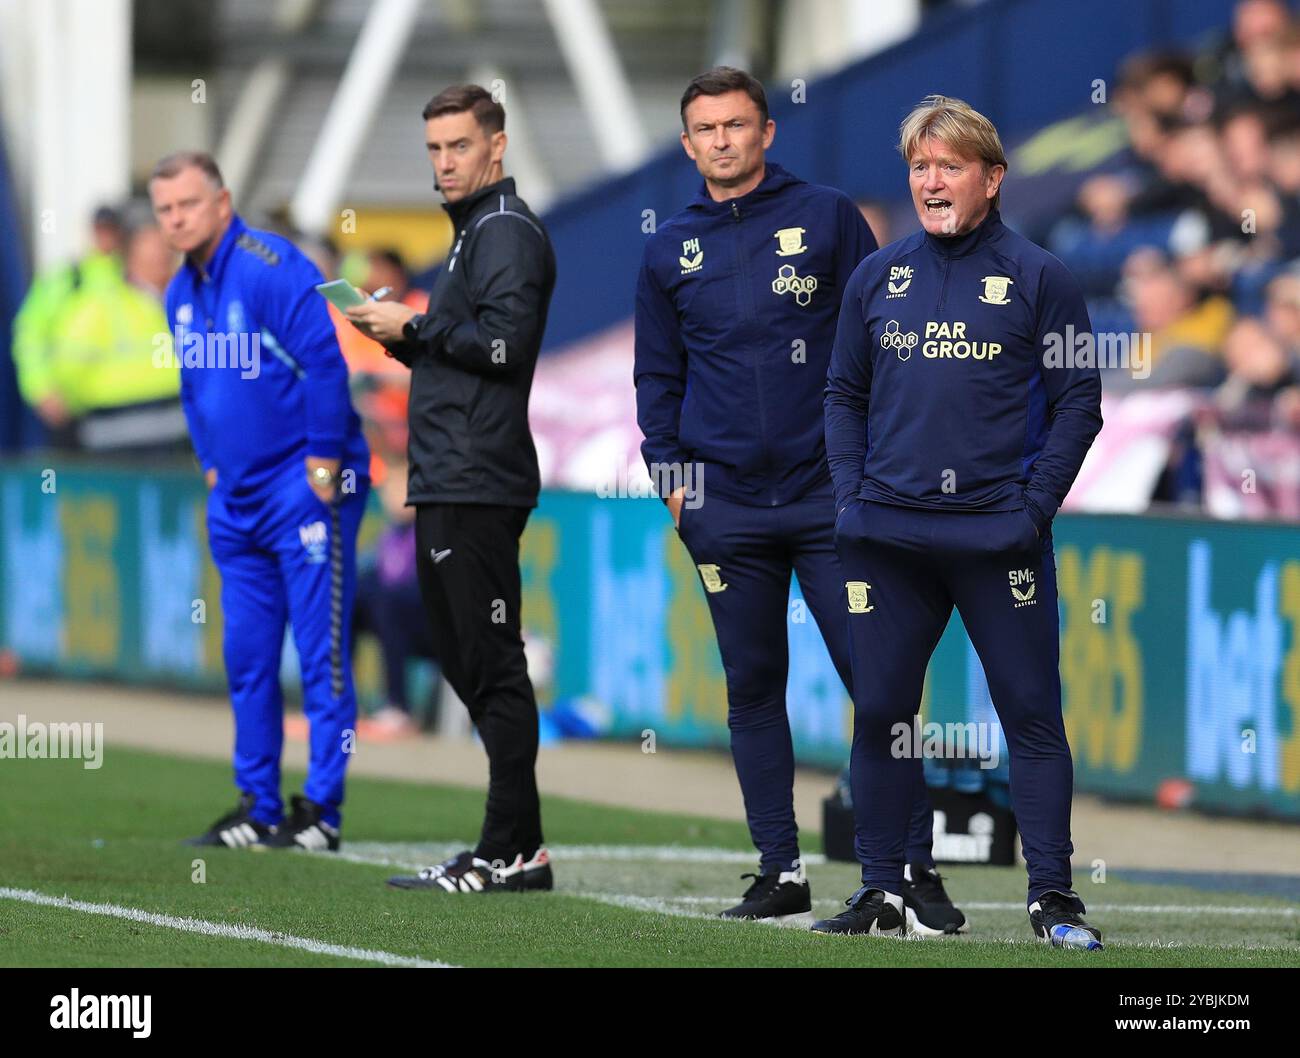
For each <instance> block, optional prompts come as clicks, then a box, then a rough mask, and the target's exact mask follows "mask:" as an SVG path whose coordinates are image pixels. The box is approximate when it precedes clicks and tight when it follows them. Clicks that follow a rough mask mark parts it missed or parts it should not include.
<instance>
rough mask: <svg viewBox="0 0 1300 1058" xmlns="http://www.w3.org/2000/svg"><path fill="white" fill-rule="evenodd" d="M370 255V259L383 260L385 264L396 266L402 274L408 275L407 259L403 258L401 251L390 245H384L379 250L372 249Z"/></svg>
mask: <svg viewBox="0 0 1300 1058" xmlns="http://www.w3.org/2000/svg"><path fill="white" fill-rule="evenodd" d="M369 256H370V260H372V261H383V262H384V263H385V264H387V265H389V266H390V267H392V268H396V269H397V270H398V271H399V272H401V273H402V275H406V272H407V268H406V261H405V260H403V259H402V254H401V252H400V251H398V250H395V249H393V248H392V247H390V246H384V247H381V248H379V249H377V250H371V251H370V255H369Z"/></svg>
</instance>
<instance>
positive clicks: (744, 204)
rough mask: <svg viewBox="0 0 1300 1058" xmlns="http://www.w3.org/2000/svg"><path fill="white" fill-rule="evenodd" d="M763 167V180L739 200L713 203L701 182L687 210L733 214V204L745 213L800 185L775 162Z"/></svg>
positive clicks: (793, 176) (798, 180) (707, 186)
mask: <svg viewBox="0 0 1300 1058" xmlns="http://www.w3.org/2000/svg"><path fill="white" fill-rule="evenodd" d="M764 166H765V171H764V173H763V179H762V180H760V181H759V182H758V185H757V186H756V187H755V188H754V189H753V190H752V191H747V192H746V193H745V194H743V195H741V196H740V197H739V198H728V199H724V200H723V201H721V202H715V201H714V200H713V196H712V195H710V194H709V185H708V184H707V183H706V182H705V181H703V180H701V181H700V187H699V190H698V191H696V192H695V197H694V198H693V199H691V202H690V205H689V206H688V208H689V209H700V210H703V211H704V212H705V213H711V214H714V215H721V214H723V213H731V212H733V210H732V204H733V203H734V204H735V207H736V209H738V210H740V212H742V213H746V212H748V211H749V208H750V207H751V206H752V205H753V204H754V203H756V202H758V201H760V200H761V199H764V198H767V197H768V196H769V195H774V194H776V193H777V192H778V191H781V190H783V189H785V188H787V187H789V186H790V185H791V184H798V183H802V181H801V180H800V179H799V178H798V177H797V176H795V175H794V174H793V173H791V172H788V171H787V170H785V169H783V168H782V167H781V166H779V165H777V164H776V162H766V163H764Z"/></svg>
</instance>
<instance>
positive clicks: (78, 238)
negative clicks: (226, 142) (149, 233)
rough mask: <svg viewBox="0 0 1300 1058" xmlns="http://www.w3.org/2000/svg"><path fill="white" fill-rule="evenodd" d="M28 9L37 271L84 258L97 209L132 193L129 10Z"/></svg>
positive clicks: (25, 184) (121, 0)
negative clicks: (87, 239)
mask: <svg viewBox="0 0 1300 1058" xmlns="http://www.w3.org/2000/svg"><path fill="white" fill-rule="evenodd" d="M21 8H22V11H23V13H25V14H26V15H27V16H28V18H27V20H26V22H25V24H23V25H22V27H21V32H22V34H23V38H24V40H23V47H24V49H25V50H26V52H27V55H28V56H30V67H29V73H30V81H29V82H28V83H29V84H30V85H31V86H32V90H31V91H30V92H29V93H27V99H28V110H27V114H28V117H29V120H30V128H31V129H32V130H33V134H32V136H31V137H30V139H29V141H28V142H27V143H26V145H25V146H26V147H27V151H26V152H24V155H23V156H22V160H21V161H20V162H19V164H21V165H24V166H25V168H26V170H27V172H26V173H25V174H23V179H21V180H20V181H19V183H20V186H21V187H22V188H23V189H24V190H25V191H26V192H27V201H26V203H24V205H25V206H26V207H27V210H28V213H29V216H30V217H31V236H32V256H33V260H34V264H35V267H36V268H37V269H38V270H39V269H41V268H46V267H48V266H50V265H52V264H55V263H57V262H59V261H66V260H69V259H71V258H73V257H76V256H78V255H79V254H80V253H81V252H82V251H84V250H85V248H86V245H85V241H86V235H87V232H88V230H89V224H90V216H91V214H92V213H93V212H94V210H95V207H96V206H99V205H101V204H103V203H105V202H121V201H122V200H123V199H125V198H126V196H127V194H128V193H129V192H130V189H131V171H130V143H131V120H130V119H131V3H130V0H49V2H47V3H40V4H28V5H21ZM74 73H75V76H74Z"/></svg>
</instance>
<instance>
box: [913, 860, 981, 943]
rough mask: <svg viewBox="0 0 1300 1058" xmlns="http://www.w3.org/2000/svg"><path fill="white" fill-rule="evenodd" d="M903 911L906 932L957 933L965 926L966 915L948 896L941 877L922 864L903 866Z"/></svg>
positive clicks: (927, 934) (930, 934)
mask: <svg viewBox="0 0 1300 1058" xmlns="http://www.w3.org/2000/svg"><path fill="white" fill-rule="evenodd" d="M903 913H904V914H905V915H906V916H907V929H908V932H910V933H917V934H919V935H921V936H923V937H942V936H945V935H947V934H952V933H960V932H961V930H962V929H963V928H964V927H965V925H966V916H965V915H963V914H962V913H961V911H960V910H959V909H958V908H956V907H954V906H953V902H952V901H951V900H950V899H948V893H947V891H946V890H945V889H944V887H943V876H942V875H940V874H939V872H938V871H936V870H935V869H934V868H933V867H927V866H926V865H925V864H923V863H909V864H907V866H905V867H904V868H903Z"/></svg>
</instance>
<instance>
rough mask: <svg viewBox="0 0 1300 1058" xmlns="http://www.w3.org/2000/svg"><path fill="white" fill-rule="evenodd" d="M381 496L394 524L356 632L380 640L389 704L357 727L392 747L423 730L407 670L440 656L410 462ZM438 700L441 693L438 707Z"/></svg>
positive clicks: (367, 583) (374, 566)
mask: <svg viewBox="0 0 1300 1058" xmlns="http://www.w3.org/2000/svg"><path fill="white" fill-rule="evenodd" d="M404 414H405V409H404V408H403V415H404ZM377 491H378V492H379V498H380V500H381V502H382V507H383V512H384V517H385V519H386V520H387V522H388V524H387V525H386V526H385V527H384V529H383V530H382V531H381V532H380V534H379V538H378V540H377V541H376V542H375V547H374V551H373V555H372V562H371V564H370V565H369V567H368V568H367V569H366V570H365V571H363V572H362V574H361V577H360V579H359V581H358V584H357V607H356V624H355V627H356V630H357V631H358V632H369V633H371V634H373V635H374V636H375V637H376V638H377V639H378V640H379V648H380V652H381V654H382V656H383V666H384V689H385V703H384V706H383V708H381V709H380V710H378V711H377V712H376V713H374V714H373V715H372V716H368V717H366V718H364V719H361V720H359V721H358V722H357V736H358V737H359V738H361V739H362V740H364V741H370V742H389V741H392V740H394V739H398V738H405V737H408V736H410V735H414V734H416V733H417V732H418V730H419V726H418V725H417V723H416V722H415V720H414V719H413V718H412V716H411V701H410V694H409V692H408V690H407V671H406V666H407V662H408V661H409V660H410V659H411V658H417V657H418V658H426V659H429V660H431V661H432V660H433V659H434V651H433V635H432V633H431V631H430V628H429V618H428V615H427V614H426V612H425V609H424V602H423V600H422V598H421V596H420V582H419V578H418V577H417V575H416V571H415V508H414V507H407V506H406V467H405V463H404V462H403V463H402V465H401V466H400V467H393V466H392V465H389V466H388V467H387V471H386V473H385V475H384V480H383V482H382V483H381V484H380V485H379V486H378V490H377ZM434 671H435V674H436V676H435V687H436V685H437V683H438V682H439V681H440V678H441V672H440V670H439V669H438V668H437V665H436V662H435V669H434ZM437 698H438V696H437V694H436V693H435V695H434V701H435V703H436V702H437ZM431 719H433V718H431Z"/></svg>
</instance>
